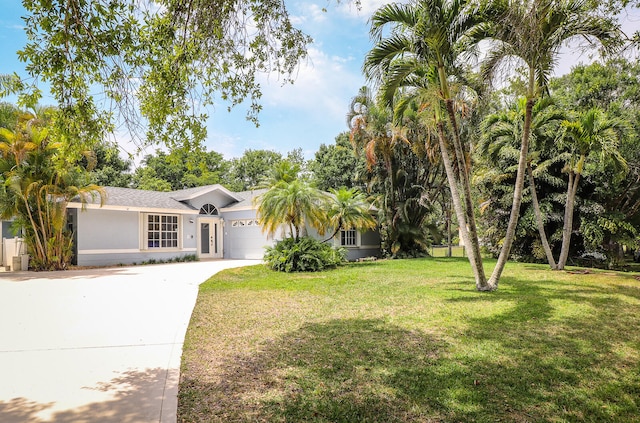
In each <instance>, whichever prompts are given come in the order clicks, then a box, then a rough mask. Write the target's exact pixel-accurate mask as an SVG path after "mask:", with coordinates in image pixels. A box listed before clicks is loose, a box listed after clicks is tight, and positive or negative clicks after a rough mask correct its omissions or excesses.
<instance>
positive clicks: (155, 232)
mask: <svg viewBox="0 0 640 423" xmlns="http://www.w3.org/2000/svg"><path fill="white" fill-rule="evenodd" d="M147 247H148V248H178V216H176V215H161V214H149V215H147Z"/></svg>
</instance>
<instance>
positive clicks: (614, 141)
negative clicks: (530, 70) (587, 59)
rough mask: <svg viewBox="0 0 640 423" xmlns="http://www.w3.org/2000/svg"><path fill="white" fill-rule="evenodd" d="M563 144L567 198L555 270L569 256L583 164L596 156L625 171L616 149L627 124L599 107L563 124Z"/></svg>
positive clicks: (624, 164)
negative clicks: (608, 115) (567, 153)
mask: <svg viewBox="0 0 640 423" xmlns="http://www.w3.org/2000/svg"><path fill="white" fill-rule="evenodd" d="M562 126H563V129H564V131H563V134H562V140H563V144H564V145H565V146H566V147H567V149H568V150H569V152H570V156H569V161H568V162H567V165H566V172H567V173H568V175H569V181H568V184H567V199H566V205H565V209H564V225H563V227H562V249H561V251H560V258H559V259H558V269H559V270H562V269H564V266H565V265H566V263H567V258H568V257H569V247H570V244H571V232H572V231H573V209H574V206H575V198H576V192H577V190H578V183H579V182H580V177H581V176H582V173H583V171H584V167H585V163H586V161H587V159H588V158H589V157H590V155H594V154H598V155H599V156H600V160H601V162H603V163H607V162H608V163H610V164H612V165H613V167H614V168H615V169H616V170H617V171H619V172H624V171H626V168H627V163H626V161H625V159H624V158H623V157H622V155H621V154H620V151H619V150H618V145H619V142H620V141H621V140H622V139H623V138H624V137H625V136H626V134H627V132H628V128H627V125H626V123H624V122H622V121H620V120H618V119H610V118H607V116H605V115H604V113H603V112H602V111H601V110H600V109H598V108H592V109H589V110H587V111H586V112H584V113H582V114H581V115H580V116H579V117H578V118H577V119H575V120H572V121H569V120H565V121H564V122H563V123H562Z"/></svg>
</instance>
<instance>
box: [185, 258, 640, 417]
mask: <svg viewBox="0 0 640 423" xmlns="http://www.w3.org/2000/svg"><path fill="white" fill-rule="evenodd" d="M491 265H493V262H489V266H488V267H490V266H491ZM639 328H640V282H639V281H638V280H636V279H634V277H633V275H632V274H624V273H613V272H601V271H593V273H591V274H570V273H565V272H552V271H549V270H546V269H545V266H538V265H531V264H510V265H508V266H507V268H506V270H505V273H504V276H503V279H502V282H501V285H500V287H499V290H498V291H497V292H494V293H478V292H476V291H475V289H474V283H473V277H472V274H471V271H470V268H469V264H468V262H467V261H466V260H465V259H455V258H454V259H434V258H428V259H418V260H397V261H380V262H367V263H357V264H350V265H348V266H346V267H344V268H341V269H338V270H334V271H329V272H323V273H312V274H294V275H288V274H281V273H275V272H272V271H270V270H267V269H266V268H265V267H263V266H255V267H250V268H244V269H233V270H228V271H225V272H223V273H220V274H219V275H216V276H215V277H214V278H212V279H211V280H209V281H208V282H207V283H205V284H203V285H202V286H201V289H200V295H199V298H198V302H197V305H196V307H195V310H194V314H193V317H192V320H191V324H190V326H189V329H188V331H187V338H186V341H185V346H184V354H183V359H182V375H181V383H180V393H179V406H178V415H179V417H178V421H184V422H198V421H201V422H256V421H264V422H309V421H313V422H471V421H476V422H499V421H502V422H541V421H542V422H544V421H547V422H565V421H567V422H568V421H575V422H584V421H590V422H634V421H635V422H640V331H639Z"/></svg>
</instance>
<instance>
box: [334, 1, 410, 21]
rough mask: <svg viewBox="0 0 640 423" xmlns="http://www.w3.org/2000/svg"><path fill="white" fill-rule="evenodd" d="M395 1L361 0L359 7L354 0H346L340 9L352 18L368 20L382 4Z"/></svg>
mask: <svg viewBox="0 0 640 423" xmlns="http://www.w3.org/2000/svg"><path fill="white" fill-rule="evenodd" d="M389 3H394V1H390V0H361V2H360V7H358V6H357V5H356V4H355V2H353V1H346V2H343V3H341V4H340V6H339V7H338V10H340V11H341V12H342V13H344V14H345V15H347V16H350V17H352V18H357V19H362V20H367V19H369V18H370V17H371V15H373V12H375V11H376V10H378V9H379V8H380V7H381V6H384V5H385V4H389ZM398 3H404V2H403V1H398Z"/></svg>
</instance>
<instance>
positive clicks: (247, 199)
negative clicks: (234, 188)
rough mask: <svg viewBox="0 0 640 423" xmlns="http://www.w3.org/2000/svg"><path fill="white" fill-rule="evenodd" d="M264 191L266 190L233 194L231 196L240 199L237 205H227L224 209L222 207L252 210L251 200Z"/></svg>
mask: <svg viewBox="0 0 640 423" xmlns="http://www.w3.org/2000/svg"><path fill="white" fill-rule="evenodd" d="M265 191H266V189H255V190H252V191H241V192H234V193H233V194H234V195H235V196H236V197H238V198H240V199H241V200H240V201H238V202H237V203H234V204H231V205H228V206H226V207H223V208H225V209H243V208H253V199H254V198H255V197H257V196H258V195H260V194H262V193H264V192H265Z"/></svg>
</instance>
